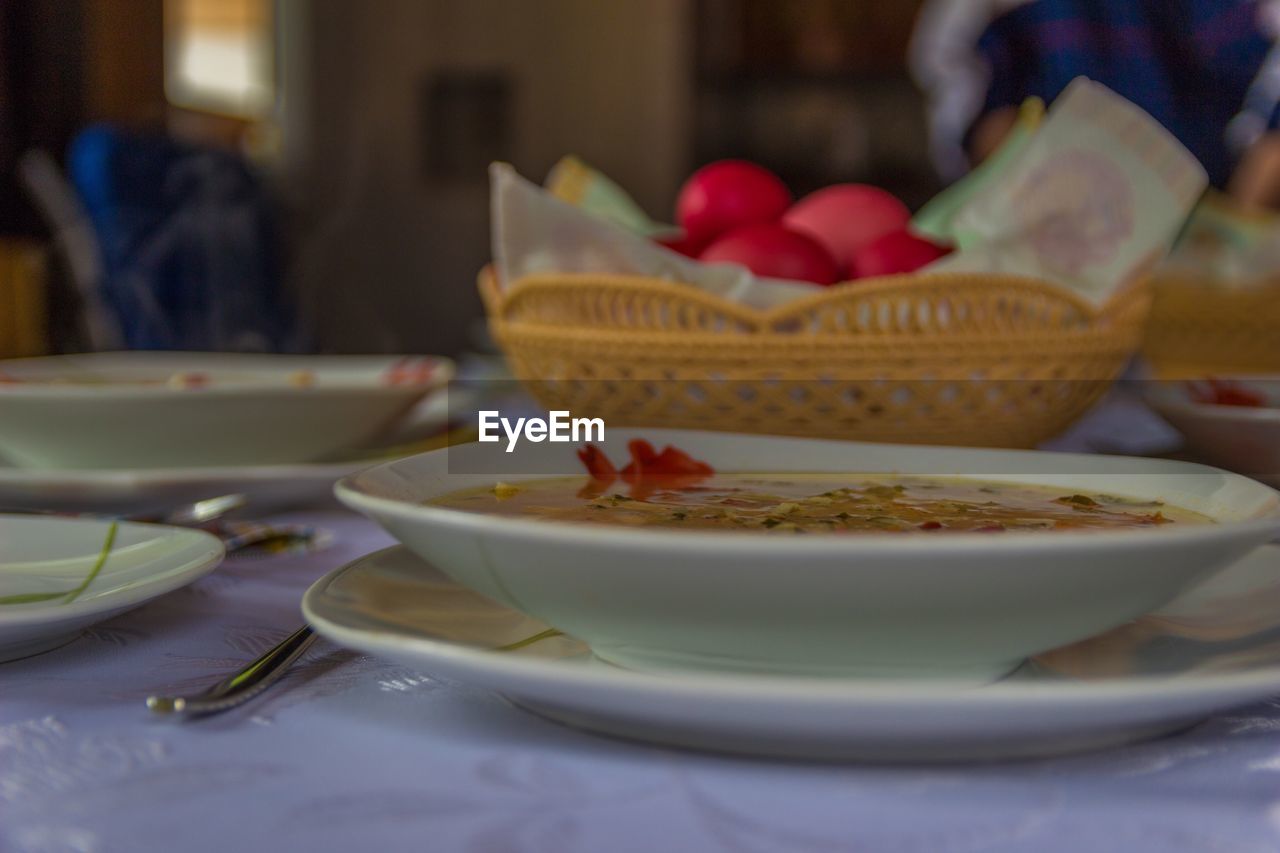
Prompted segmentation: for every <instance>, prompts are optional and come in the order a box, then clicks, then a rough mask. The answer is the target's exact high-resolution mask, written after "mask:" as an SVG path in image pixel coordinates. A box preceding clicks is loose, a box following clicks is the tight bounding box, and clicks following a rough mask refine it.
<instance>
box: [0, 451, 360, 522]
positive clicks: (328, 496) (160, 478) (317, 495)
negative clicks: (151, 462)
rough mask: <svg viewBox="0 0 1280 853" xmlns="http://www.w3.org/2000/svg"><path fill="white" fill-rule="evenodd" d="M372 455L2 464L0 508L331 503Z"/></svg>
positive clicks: (123, 510)
mask: <svg viewBox="0 0 1280 853" xmlns="http://www.w3.org/2000/svg"><path fill="white" fill-rule="evenodd" d="M374 461H375V460H362V461H353V462H342V463H334V464H329V465H258V466H253V465H249V466H245V467H234V466H233V467H226V468H155V469H141V470H132V471H130V470H125V471H98V470H82V471H62V470H56V469H54V470H47V469H38V468H4V467H0V512H3V511H5V510H8V511H11V512H12V511H15V510H53V511H56V512H90V513H93V512H96V513H104V514H109V515H138V514H147V515H150V514H153V513H154V514H162V513H164V512H166V511H169V510H172V509H174V508H176V507H178V506H180V505H182V504H188V503H193V502H195V501H201V500H204V499H206V498H213V497H219V496H221V495H230V494H239V495H244V497H245V499H246V505H247V507H248V509H249V512H251V513H253V514H254V515H260V514H262V513H265V512H268V511H276V510H283V509H291V508H296V507H312V506H333V505H335V504H336V501H335V500H334V498H333V484H334V481H335V480H338V479H339V478H341V477H345V476H347V475H348V474H351V473H354V472H356V471H359V470H360V469H362V468H367V467H369V466H370V465H372V464H374Z"/></svg>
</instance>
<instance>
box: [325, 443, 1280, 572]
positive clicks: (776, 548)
mask: <svg viewBox="0 0 1280 853" xmlns="http://www.w3.org/2000/svg"><path fill="white" fill-rule="evenodd" d="M757 437H759V436H757ZM947 449H950V448H947ZM957 449H959V448H957ZM448 451H449V448H440V449H437V450H432V451H428V452H427V453H420V454H416V455H415V456H407V457H404V458H402V459H397V460H392V461H389V462H384V463H382V464H379V465H375V466H373V467H371V468H366V469H365V470H363V471H360V472H357V473H355V474H350V475H347V476H346V477H343V478H342V479H340V480H338V481H337V482H336V483H335V484H334V494H335V495H336V496H337V498H338V500H339V501H341V502H342V503H343V504H344V505H345V506H347V507H349V508H351V509H354V510H356V511H358V512H361V513H363V514H365V515H368V516H370V517H373V518H374V519H375V520H377V519H379V518H381V517H383V516H386V517H391V518H395V519H398V520H405V521H421V522H428V523H431V524H442V525H448V526H450V527H453V528H455V529H461V530H466V531H470V532H474V533H482V534H484V535H486V536H490V537H495V538H501V539H530V538H533V539H537V540H544V541H560V542H566V541H568V542H581V543H584V544H610V545H615V546H618V547H636V548H651V549H655V550H670V549H673V548H676V549H680V550H689V551H694V552H707V551H711V552H716V553H723V552H725V551H726V550H728V549H730V548H741V547H749V548H750V550H751V551H752V552H753V553H761V552H762V553H765V554H767V555H769V556H780V555H783V554H790V555H795V554H797V553H799V554H821V553H844V552H848V551H850V550H856V551H858V552H859V553H872V554H895V555H896V554H903V553H910V552H913V551H918V552H921V553H922V554H935V553H937V552H939V551H945V552H955V551H956V550H962V551H965V552H970V551H984V550H993V549H1000V550H1006V549H1011V550H1017V549H1018V548H1026V547H1028V546H1035V547H1051V548H1054V549H1059V550H1078V551H1088V550H1092V549H1095V548H1097V547H1098V546H1103V547H1106V548H1108V549H1109V550H1110V549H1128V548H1145V547H1148V546H1150V545H1151V544H1152V543H1153V542H1160V543H1179V542H1184V541H1200V540H1205V539H1208V540H1215V539H1234V538H1237V537H1240V536H1251V535H1255V534H1256V535H1259V536H1261V537H1263V538H1262V539H1261V540H1260V541H1259V544H1262V543H1263V542H1265V541H1266V537H1267V536H1269V535H1276V536H1280V491H1278V490H1276V489H1273V488H1271V487H1270V486H1267V485H1266V484H1265V483H1261V482H1258V481H1257V480H1253V479H1251V478H1249V477H1245V476H1243V475H1241V474H1234V473H1232V472H1230V471H1224V470H1222V469H1220V468H1214V467H1213V466H1211V465H1202V464H1199V463H1194V462H1178V461H1172V460H1155V459H1152V460H1141V461H1147V462H1151V463H1152V464H1153V465H1157V466H1158V467H1161V468H1164V469H1166V470H1168V471H1169V473H1175V472H1178V473H1194V472H1196V471H1197V470H1199V471H1202V472H1204V473H1213V474H1216V475H1219V476H1222V477H1225V478H1227V479H1228V480H1230V481H1239V482H1242V483H1243V484H1244V485H1245V486H1248V487H1254V488H1257V489H1260V490H1263V492H1264V493H1265V492H1270V495H1269V497H1270V501H1269V502H1268V503H1266V504H1265V505H1264V506H1263V507H1262V508H1261V509H1260V511H1259V514H1257V515H1255V516H1252V517H1249V518H1245V519H1238V520H1227V521H1223V520H1220V519H1218V518H1213V517H1212V516H1210V517H1211V518H1213V522H1214V523H1212V524H1190V525H1176V524H1175V525H1170V526H1159V527H1130V528H1121V529H1085V530H1063V531H1052V532H1047V531H1037V530H1028V531H1003V532H1000V533H989V534H978V533H976V532H974V531H962V530H955V531H948V530H942V531H922V532H920V533H919V534H915V535H894V534H892V533H888V532H886V533H884V534H883V535H877V534H874V533H871V534H835V533H815V534H813V535H807V536H778V535H770V534H768V533H754V532H752V533H750V534H749V535H744V534H743V532H742V531H738V530H680V529H676V528H669V527H661V528H647V529H646V528H635V527H627V526H623V525H612V524H608V525H606V524H593V523H588V522H580V521H564V520H560V519H525V518H520V517H517V516H494V515H491V514H485V513H478V512H473V511H470V510H465V509H454V508H452V507H442V506H436V505H433V504H424V503H417V502H413V501H410V500H406V499H402V498H395V497H388V496H384V495H379V494H374V493H373V492H371V491H369V490H368V489H367V488H364V487H361V486H360V485H358V481H360V480H361V479H365V480H367V479H368V478H369V477H370V476H377V475H379V474H380V473H383V472H390V471H392V470H393V469H394V468H395V467H396V466H401V465H404V464H406V463H409V462H412V461H414V460H418V459H422V458H424V457H427V456H432V455H435V454H442V453H447V452H448ZM1072 455H1078V454H1072ZM1130 458H1133V459H1138V458H1139V457H1130ZM1152 473H1156V472H1152ZM955 476H956V477H957V478H960V479H964V478H965V477H964V475H955ZM1117 476H1133V475H1117ZM968 479H981V478H977V477H970V478H968ZM448 491H451V490H445V491H441V492H440V495H443V494H447V493H448ZM438 496H439V495H433V496H432V497H438ZM677 543H678V544H677Z"/></svg>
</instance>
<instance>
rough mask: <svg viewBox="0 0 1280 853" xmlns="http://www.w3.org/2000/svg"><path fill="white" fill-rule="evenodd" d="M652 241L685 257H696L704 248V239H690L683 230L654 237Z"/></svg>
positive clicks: (705, 244)
mask: <svg viewBox="0 0 1280 853" xmlns="http://www.w3.org/2000/svg"><path fill="white" fill-rule="evenodd" d="M653 242H655V243H657V244H658V245H659V246H662V247H663V248H665V249H670V250H671V251H673V252H679V253H680V254H682V255H684V256H685V257H686V258H696V257H698V255H699V254H701V253H702V250H703V249H705V248H706V246H707V243H706V241H705V240H691V239H689V235H688V234H685V233H684V232H683V231H682V232H681V233H679V234H670V235H667V236H665V237H655V238H654V240H653Z"/></svg>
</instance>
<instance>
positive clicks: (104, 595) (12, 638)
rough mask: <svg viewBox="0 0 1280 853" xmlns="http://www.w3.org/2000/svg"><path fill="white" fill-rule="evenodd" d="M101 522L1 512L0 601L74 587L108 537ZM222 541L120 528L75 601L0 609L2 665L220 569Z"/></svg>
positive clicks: (182, 532) (148, 527)
mask: <svg viewBox="0 0 1280 853" xmlns="http://www.w3.org/2000/svg"><path fill="white" fill-rule="evenodd" d="M108 528H109V525H108V523H107V522H104V521H92V520H87V519H70V518H32V517H29V516H6V515H0V596H13V595H26V594H33V593H49V592H59V591H62V590H71V589H74V588H75V587H76V586H78V585H79V584H80V583H81V581H83V580H84V579H85V578H86V577H88V575H89V574H90V572H91V571H92V570H93V567H94V565H95V564H96V563H97V561H98V558H99V557H100V556H101V554H102V548H103V544H104V543H105V542H106V539H107V532H108ZM222 554H223V548H222V543H221V542H220V541H218V539H217V538H216V537H214V536H210V535H209V534H208V533H204V532H202V531H199V530H189V529H185V528H178V527H162V526H160V525H155V524H121V525H120V526H119V529H118V530H117V532H116V538H115V542H114V544H113V545H112V547H111V551H110V553H109V554H108V555H107V559H106V562H104V563H103V565H102V569H101V571H100V572H99V573H98V575H97V577H95V578H94V579H93V582H92V583H90V584H89V586H88V588H86V589H85V590H84V591H83V592H82V593H81V594H80V596H79V597H78V598H76V599H75V600H74V601H70V602H63V601H61V600H53V601H44V602H35V603H27V604H2V605H0V661H6V660H14V659H16V658H20V657H26V656H28V655H34V654H38V653H40V652H43V651H47V650H49V649H52V648H55V647H57V646H60V645H62V644H63V643H66V642H68V641H70V640H72V639H74V638H75V637H77V636H79V634H80V632H81V631H82V630H83V629H85V628H87V627H88V626H90V625H93V624H95V623H97V622H101V621H103V620H105V619H109V618H110V617H112V616H115V615H116V614H117V613H121V612H123V611H125V610H128V609H130V608H133V607H137V606H138V605H139V604H142V603H143V602H145V601H150V600H151V599H153V598H155V597H156V596H159V595H163V594H164V593H166V592H171V591H172V590H175V589H177V588H178V587H181V586H185V585H187V584H189V583H191V582H192V581H194V580H195V579H196V578H199V577H201V576H203V575H205V574H208V573H209V572H211V571H213V569H214V568H215V567H217V565H218V563H220V562H221V561H222Z"/></svg>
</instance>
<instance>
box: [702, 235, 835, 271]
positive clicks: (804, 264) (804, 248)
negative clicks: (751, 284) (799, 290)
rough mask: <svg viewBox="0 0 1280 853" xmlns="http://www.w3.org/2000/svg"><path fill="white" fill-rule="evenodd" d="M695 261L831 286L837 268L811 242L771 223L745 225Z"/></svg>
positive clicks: (829, 256)
mask: <svg viewBox="0 0 1280 853" xmlns="http://www.w3.org/2000/svg"><path fill="white" fill-rule="evenodd" d="M698 259H699V260H701V261H705V262H707V263H725V262H727V263H734V264H741V265H742V266H744V267H746V268H747V269H749V270H751V272H753V273H755V274H756V275H759V276H764V277H766V278H785V279H793V280H795V281H811V282H813V283H814V284H834V283H835V282H836V281H838V280H839V279H840V268H839V266H837V265H836V262H835V261H834V260H832V258H831V255H829V254H828V253H827V250H826V249H824V248H822V246H821V245H820V244H819V243H818V242H817V241H816V240H814V239H812V238H810V237H806V236H805V235H804V234H801V233H799V232H797V231H791V230H789V229H787V228H784V227H783V226H781V225H778V224H776V223H773V222H765V223H759V224H756V225H744V226H742V227H741V228H737V229H734V230H733V231H731V232H729V233H728V234H726V235H725V236H723V237H721V238H720V239H719V240H716V241H715V242H714V243H712V244H711V245H710V246H708V247H707V248H706V250H705V251H703V253H702V254H701V255H699V256H698Z"/></svg>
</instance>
